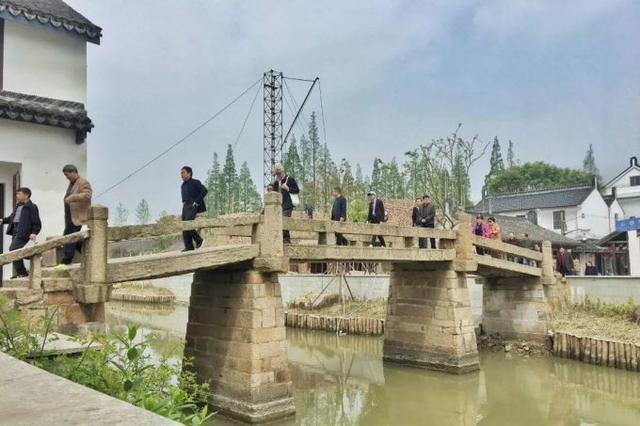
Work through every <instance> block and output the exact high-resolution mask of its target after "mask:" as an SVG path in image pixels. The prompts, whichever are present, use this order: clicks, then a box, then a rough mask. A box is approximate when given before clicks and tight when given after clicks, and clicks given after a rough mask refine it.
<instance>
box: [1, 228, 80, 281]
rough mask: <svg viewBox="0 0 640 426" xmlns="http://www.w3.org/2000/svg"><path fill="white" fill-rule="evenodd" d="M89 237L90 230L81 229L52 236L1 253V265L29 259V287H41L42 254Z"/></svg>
mask: <svg viewBox="0 0 640 426" xmlns="http://www.w3.org/2000/svg"><path fill="white" fill-rule="evenodd" d="M87 238H89V231H80V232H75V233H73V234H69V235H64V236H62V237H55V238H51V239H48V240H47V241H45V242H43V243H37V244H35V245H33V246H31V247H26V248H21V249H19V250H14V251H10V252H8V253H5V254H0V267H1V266H3V265H6V264H9V263H12V262H15V261H17V260H29V261H30V269H31V270H30V273H29V287H30V288H31V289H35V288H39V287H40V281H41V280H42V256H43V255H44V254H45V253H47V252H48V251H50V250H55V249H58V248H61V247H64V246H65V245H66V244H72V243H76V242H78V241H84V240H86V239H87Z"/></svg>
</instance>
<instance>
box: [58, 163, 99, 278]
mask: <svg viewBox="0 0 640 426" xmlns="http://www.w3.org/2000/svg"><path fill="white" fill-rule="evenodd" d="M62 173H63V174H64V177H65V178H67V180H68V181H69V186H68V187H67V192H66V194H65V196H64V232H63V233H62V235H69V234H73V233H75V232H79V231H80V230H81V229H82V226H83V225H86V224H87V220H89V208H90V207H91V196H92V195H93V190H92V189H91V184H90V183H89V181H88V180H86V179H85V178H83V177H82V176H80V174H79V173H78V168H77V167H76V166H74V165H73V164H67V165H66V166H64V167H63V168H62ZM76 252H78V253H80V252H82V241H78V242H76V243H70V244H67V245H65V246H64V255H63V257H62V260H61V261H60V264H58V265H57V266H56V268H57V269H64V268H66V267H67V266H68V265H71V262H73V258H74V256H75V255H76Z"/></svg>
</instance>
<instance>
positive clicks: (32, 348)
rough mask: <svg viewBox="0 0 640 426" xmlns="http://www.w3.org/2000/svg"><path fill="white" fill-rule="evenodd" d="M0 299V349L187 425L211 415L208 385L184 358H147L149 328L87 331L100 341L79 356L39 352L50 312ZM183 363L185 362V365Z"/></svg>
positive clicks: (48, 329) (48, 328)
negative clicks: (29, 313)
mask: <svg viewBox="0 0 640 426" xmlns="http://www.w3.org/2000/svg"><path fill="white" fill-rule="evenodd" d="M5 303H6V300H4V301H3V300H0V350H1V351H2V352H5V353H7V354H9V355H11V356H13V357H15V358H18V359H21V360H22V361H25V362H28V363H30V364H32V365H35V366H37V367H39V368H42V369H44V370H46V371H49V372H51V373H54V374H56V375H58V376H61V377H64V378H67V379H69V380H72V381H74V382H76V383H79V384H81V385H84V386H87V387H89V388H92V389H95V390H97V391H99V392H102V393H105V394H107V395H110V396H112V397H115V398H118V399H121V400H123V401H127V402H129V403H131V404H133V405H136V406H138V407H141V408H144V409H146V410H148V411H152V412H154V413H157V414H159V415H161V416H164V417H167V418H170V419H172V420H175V421H178V422H181V423H183V424H187V425H194V426H195V425H201V424H203V423H204V422H205V421H206V420H208V419H209V418H211V416H212V415H213V413H209V411H208V407H207V396H208V390H209V387H208V385H207V384H199V383H197V381H196V377H195V374H193V373H192V372H190V371H188V367H189V366H190V364H189V361H188V360H183V361H182V362H178V361H175V360H171V359H169V358H161V359H159V360H157V361H153V360H152V359H151V355H150V354H149V352H150V351H149V348H150V346H151V345H152V344H153V343H154V340H155V336H154V335H152V334H149V335H141V333H140V331H139V330H138V328H137V327H135V326H129V327H128V329H127V331H126V333H120V332H109V333H107V334H104V335H96V336H92V337H90V341H89V342H85V343H92V342H97V343H100V344H102V346H103V348H102V349H101V350H99V351H96V350H88V351H85V352H84V353H83V354H82V355H81V356H67V355H61V356H57V357H54V358H46V357H39V356H35V357H34V356H33V355H34V354H36V355H38V354H40V355H41V354H42V353H43V351H44V344H43V343H42V337H40V338H39V337H38V336H44V338H45V341H46V338H47V336H48V335H49V334H50V332H51V330H52V327H51V326H52V318H53V316H54V314H55V312H54V313H52V314H49V315H46V316H45V317H43V318H38V319H28V318H25V317H24V316H23V315H22V314H21V313H20V312H19V311H17V310H15V309H8V310H7V309H2V305H4V304H5ZM185 367H186V368H185Z"/></svg>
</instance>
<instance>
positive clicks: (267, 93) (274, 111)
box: [262, 70, 282, 186]
mask: <svg viewBox="0 0 640 426" xmlns="http://www.w3.org/2000/svg"><path fill="white" fill-rule="evenodd" d="M262 82H263V93H264V106H263V111H264V112H263V123H264V128H263V134H264V186H267V184H269V183H270V182H271V181H272V179H273V166H275V165H276V164H282V73H281V72H278V71H274V70H269V71H267V72H265V73H264V75H263V80H262Z"/></svg>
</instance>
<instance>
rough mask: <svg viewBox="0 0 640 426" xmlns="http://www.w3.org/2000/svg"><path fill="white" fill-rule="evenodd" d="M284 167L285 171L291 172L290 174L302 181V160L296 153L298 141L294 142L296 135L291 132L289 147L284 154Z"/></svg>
mask: <svg viewBox="0 0 640 426" xmlns="http://www.w3.org/2000/svg"><path fill="white" fill-rule="evenodd" d="M283 166H284V169H285V170H286V171H287V173H289V174H291V176H295V177H296V178H298V179H301V181H300V182H303V181H304V174H303V167H302V160H301V159H300V154H299V153H298V143H297V142H296V135H294V134H292V135H291V139H290V140H289V149H288V150H287V153H286V154H285V156H284V164H283Z"/></svg>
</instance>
